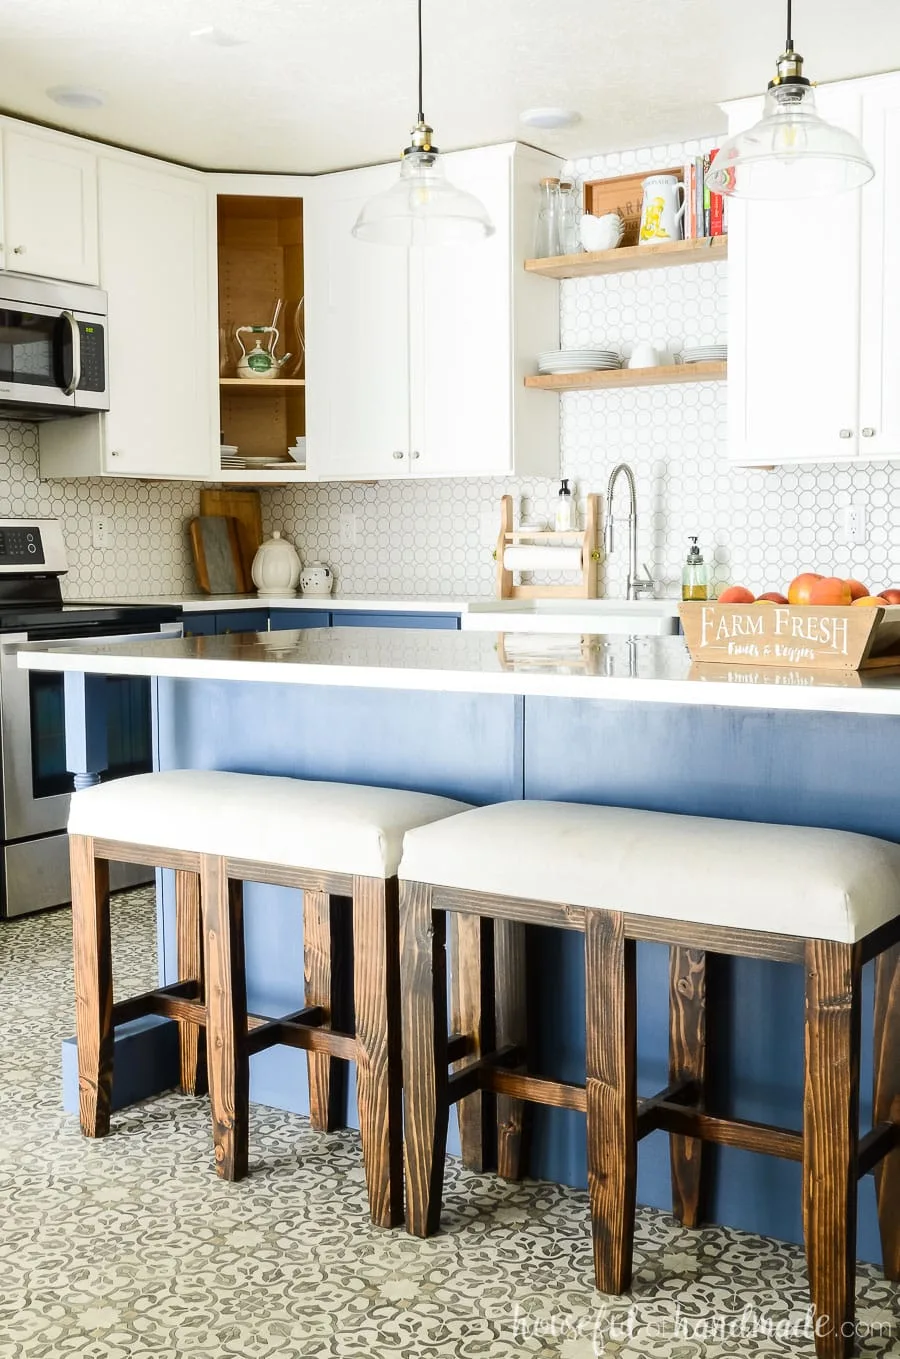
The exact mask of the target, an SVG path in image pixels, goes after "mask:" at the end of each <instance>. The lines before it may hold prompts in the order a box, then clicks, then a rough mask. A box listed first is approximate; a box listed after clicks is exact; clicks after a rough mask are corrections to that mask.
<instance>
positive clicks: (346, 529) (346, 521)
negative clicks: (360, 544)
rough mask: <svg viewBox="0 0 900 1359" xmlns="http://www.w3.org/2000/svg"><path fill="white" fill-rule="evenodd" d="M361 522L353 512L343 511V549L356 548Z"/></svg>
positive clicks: (341, 532) (341, 529)
mask: <svg viewBox="0 0 900 1359" xmlns="http://www.w3.org/2000/svg"><path fill="white" fill-rule="evenodd" d="M358 527H359V520H358V518H357V516H356V515H355V514H354V513H353V511H352V510H341V521H340V538H341V547H356V545H357V541H358V536H359V534H358Z"/></svg>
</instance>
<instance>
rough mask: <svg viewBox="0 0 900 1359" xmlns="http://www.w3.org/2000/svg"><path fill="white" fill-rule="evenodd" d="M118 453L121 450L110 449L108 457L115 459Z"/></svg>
mask: <svg viewBox="0 0 900 1359" xmlns="http://www.w3.org/2000/svg"><path fill="white" fill-rule="evenodd" d="M120 451H121V450H120V449H118V448H111V449H110V450H109V456H110V457H111V458H117V457H118V456H119V453H120Z"/></svg>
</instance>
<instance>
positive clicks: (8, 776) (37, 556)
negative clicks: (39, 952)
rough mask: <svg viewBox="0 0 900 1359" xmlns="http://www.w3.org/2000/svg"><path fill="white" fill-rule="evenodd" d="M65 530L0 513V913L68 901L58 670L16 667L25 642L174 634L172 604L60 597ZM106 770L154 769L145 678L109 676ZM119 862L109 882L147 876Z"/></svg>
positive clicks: (176, 623) (67, 786) (117, 773)
mask: <svg viewBox="0 0 900 1359" xmlns="http://www.w3.org/2000/svg"><path fill="white" fill-rule="evenodd" d="M65 571H66V556H65V545H64V542H63V535H62V530H61V527H60V525H59V523H58V522H57V521H56V520H54V519H40V520H38V519H0V763H2V793H3V806H2V840H0V848H2V863H0V916H3V917H9V916H15V915H24V914H26V913H27V912H30V911H40V910H45V909H47V908H48V907H51V906H60V905H63V904H64V903H66V902H68V901H69V900H70V896H71V893H70V888H69V861H68V846H67V843H66V833H65V828H66V821H67V819H68V812H69V794H70V793H71V791H72V776H71V774H69V773H68V771H67V769H66V748H65V709H64V702H63V677H62V675H54V674H49V673H47V674H44V673H38V672H29V671H26V670H20V669H19V666H18V661H17V653H18V649H19V646H20V645H21V644H22V643H23V642H36V641H50V640H54V641H77V640H79V639H82V640H88V639H90V640H93V639H94V638H102V639H103V640H104V642H110V641H115V640H116V639H117V638H122V639H123V640H124V639H126V638H127V639H128V640H130V641H134V640H135V638H138V637H144V636H148V637H151V636H176V637H178V636H181V610H180V609H179V608H178V607H177V606H170V607H166V606H156V605H140V604H115V605H94V604H89V605H85V604H64V603H63V601H62V592H61V590H60V577H61V576H62V575H63V574H64V573H65ZM107 686H108V700H109V704H108V706H109V726H108V742H109V770H108V772H107V773H106V774H105V775H104V778H119V777H122V776H124V775H126V774H137V773H143V772H146V771H148V770H149V769H151V768H152V759H153V750H152V714H151V694H152V690H151V683H150V681H149V680H147V679H143V678H128V677H120V676H110V677H109V678H108V679H107ZM148 880H149V879H148V875H147V873H146V871H145V870H137V871H135V870H134V869H129V868H127V867H125V866H122V867H121V871H117V872H116V873H115V875H114V878H113V886H115V887H124V886H127V885H129V884H130V883H134V882H137V881H148Z"/></svg>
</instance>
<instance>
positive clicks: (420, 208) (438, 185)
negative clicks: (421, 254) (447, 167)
mask: <svg viewBox="0 0 900 1359" xmlns="http://www.w3.org/2000/svg"><path fill="white" fill-rule="evenodd" d="M493 234H494V224H493V222H492V221H491V219H490V217H489V215H488V212H487V209H486V208H485V206H484V204H483V203H480V202H479V200H478V199H477V198H476V197H475V195H474V194H470V193H466V192H465V191H464V190H463V189H456V188H454V187H453V185H452V184H450V183H449V182H448V180H447V179H446V177H445V175H444V167H443V164H442V163H441V158H440V156H439V155H438V153H437V152H436V151H418V150H410V151H407V152H406V153H405V154H404V156H403V159H402V160H401V162H400V178H399V179H398V180H397V183H396V184H392V185H391V187H390V188H389V189H386V190H385V192H384V193H380V194H377V195H376V196H375V197H374V198H370V199H369V201H368V203H366V204H365V206H364V207H363V209H362V212H361V213H360V214H359V216H358V217H357V219H356V224H355V226H354V227H353V235H354V236H356V237H357V238H358V239H359V240H361V241H371V242H374V243H376V244H378V245H397V246H411V245H468V244H471V243H473V242H476V241H483V240H484V239H485V238H486V237H487V236H492V235H493Z"/></svg>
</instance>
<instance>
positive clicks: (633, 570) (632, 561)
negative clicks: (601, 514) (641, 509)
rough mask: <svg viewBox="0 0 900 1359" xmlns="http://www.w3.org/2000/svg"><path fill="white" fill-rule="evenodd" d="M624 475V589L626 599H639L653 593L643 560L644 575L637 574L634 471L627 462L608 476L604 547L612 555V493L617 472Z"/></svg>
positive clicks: (609, 555) (619, 464)
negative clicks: (625, 502) (626, 567)
mask: <svg viewBox="0 0 900 1359" xmlns="http://www.w3.org/2000/svg"><path fill="white" fill-rule="evenodd" d="M620 472H622V473H624V475H625V480H626V481H627V482H628V494H629V505H628V548H629V555H628V585H627V588H626V591H625V597H626V599H640V598H641V597H642V596H643V595H651V596H652V594H653V580H652V579H651V576H650V571H649V568H648V566H647V563H646V562H644V573H645V574H644V575H643V576H639V575H638V568H637V493H636V491H635V486H634V473H633V472H632V470H631V468H630V467H629V466H628V463H627V462H620V463H618V464H617V465H616V466H615V467H614V468H613V470H612V475H611V476H610V478H609V485H608V486H607V488H606V529H605V532H604V543H603V545H604V548H605V550H606V555H607V557H611V556H612V551H613V541H614V532H613V494H614V492H615V489H616V481H617V480H618V476H619V473H620Z"/></svg>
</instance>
